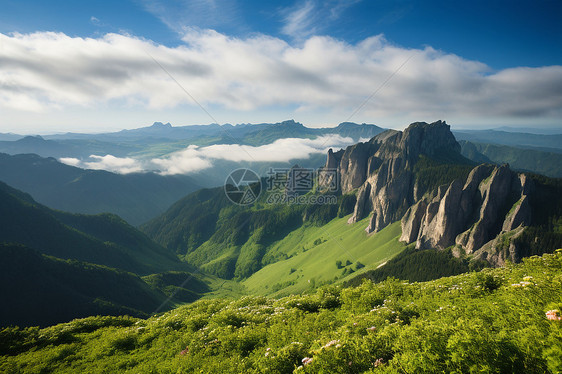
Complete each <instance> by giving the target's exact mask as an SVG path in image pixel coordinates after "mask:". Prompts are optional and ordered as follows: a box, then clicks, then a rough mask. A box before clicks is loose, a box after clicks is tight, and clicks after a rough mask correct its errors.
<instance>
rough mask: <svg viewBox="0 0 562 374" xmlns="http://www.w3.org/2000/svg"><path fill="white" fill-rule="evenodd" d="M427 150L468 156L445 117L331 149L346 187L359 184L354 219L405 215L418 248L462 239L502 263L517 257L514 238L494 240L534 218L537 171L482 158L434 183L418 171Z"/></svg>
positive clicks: (437, 155)
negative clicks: (463, 173) (499, 246)
mask: <svg viewBox="0 0 562 374" xmlns="http://www.w3.org/2000/svg"><path fill="white" fill-rule="evenodd" d="M421 156H425V157H428V158H429V159H433V160H445V161H444V162H450V161H451V160H452V161H456V160H459V161H461V162H463V158H462V156H461V155H460V145H459V144H458V143H457V142H456V140H455V138H454V136H453V134H452V133H451V131H450V127H449V125H447V124H446V123H445V122H443V121H437V122H434V123H431V124H427V123H424V122H416V123H412V124H411V125H410V126H409V127H408V128H407V129H405V130H404V131H403V132H401V131H395V130H388V131H385V132H383V133H381V134H378V135H377V136H375V137H374V138H372V139H371V140H370V141H368V142H365V143H358V144H355V145H353V146H350V147H348V148H346V149H345V150H340V151H338V152H335V153H334V152H333V151H332V150H330V151H329V152H328V158H327V161H326V166H325V169H326V170H327V169H334V168H335V169H337V179H338V181H337V183H338V184H339V188H340V189H341V191H342V193H344V194H345V193H348V192H351V191H357V192H356V193H357V198H356V204H355V207H354V210H353V214H352V215H351V217H350V218H349V219H348V223H350V224H352V223H356V222H358V221H361V220H363V219H364V218H366V217H369V216H370V219H369V223H368V225H367V227H366V228H365V231H366V232H367V233H375V232H378V231H380V230H382V229H383V228H385V227H386V226H388V225H389V224H391V223H392V222H395V221H397V220H401V226H402V235H401V237H400V240H401V241H403V242H406V243H416V248H418V249H425V248H437V249H444V248H447V247H451V246H456V248H457V249H456V251H457V252H459V251H461V249H462V251H463V252H464V253H468V254H471V253H474V254H477V255H478V256H479V258H485V259H486V260H488V261H492V262H494V261H495V262H496V263H501V262H502V261H505V259H506V258H515V257H516V255H515V254H516V253H517V248H512V247H513V245H511V244H510V245H511V247H509V246H508V247H509V248H508V247H506V248H504V250H503V254H499V253H498V252H494V250H493V248H494V243H496V242H495V241H497V240H498V238H499V237H503V238H511V237H513V235H514V233H518V235H520V232H521V230H523V228H524V227H525V226H527V225H529V224H530V222H531V206H530V202H529V194H530V193H531V191H532V189H533V185H532V183H531V181H530V179H529V178H528V177H527V176H526V175H525V174H518V173H515V172H513V171H511V170H510V169H509V166H507V165H504V166H493V165H479V166H477V167H475V168H473V169H472V171H471V172H470V173H469V174H468V176H467V177H466V178H464V177H463V178H460V179H456V180H454V181H452V182H450V183H447V184H445V185H442V186H439V187H438V188H436V189H435V190H433V191H429V190H428V185H431V183H429V184H428V183H424V180H421V179H420V178H419V174H416V173H418V172H417V171H416V170H418V169H416V167H415V165H416V163H417V162H418V161H419V160H420V157H421ZM329 181H330V182H334V178H332V179H330V180H329ZM502 243H503V242H502ZM504 244H505V243H504ZM508 249H509V250H508ZM512 252H513V253H512Z"/></svg>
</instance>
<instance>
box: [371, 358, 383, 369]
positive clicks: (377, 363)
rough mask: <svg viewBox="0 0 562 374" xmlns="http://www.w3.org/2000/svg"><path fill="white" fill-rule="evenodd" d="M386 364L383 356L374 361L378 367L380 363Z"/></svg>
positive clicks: (374, 364)
mask: <svg viewBox="0 0 562 374" xmlns="http://www.w3.org/2000/svg"><path fill="white" fill-rule="evenodd" d="M382 364H384V360H383V359H382V357H381V358H379V359H377V360H376V361H375V362H373V366H374V367H378V366H380V365H382Z"/></svg>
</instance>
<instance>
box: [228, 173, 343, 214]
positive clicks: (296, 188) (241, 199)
mask: <svg viewBox="0 0 562 374" xmlns="http://www.w3.org/2000/svg"><path fill="white" fill-rule="evenodd" d="M265 182H266V183H265V184H266V185H265V191H266V196H265V199H263V200H264V202H265V203H266V204H289V205H327V204H337V201H338V198H337V192H339V173H338V170H337V169H329V168H320V169H314V168H301V167H298V166H294V167H292V168H270V169H269V171H268V172H267V177H266V178H265ZM262 188H263V187H262V184H261V181H260V178H259V175H258V174H257V173H255V172H254V171H253V170H250V169H237V170H234V171H233V172H232V173H230V174H229V176H228V177H227V178H226V182H225V186H224V190H225V192H226V196H227V197H228V199H229V200H230V201H232V202H233V203H235V204H238V205H250V204H253V203H254V202H255V201H256V200H257V199H258V197H259V196H260V193H261V192H262Z"/></svg>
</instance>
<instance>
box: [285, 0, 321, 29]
mask: <svg viewBox="0 0 562 374" xmlns="http://www.w3.org/2000/svg"><path fill="white" fill-rule="evenodd" d="M315 8H316V6H315V3H314V1H312V0H307V1H305V2H303V3H302V4H299V5H298V6H297V7H296V8H294V9H292V10H291V11H290V12H288V14H287V15H286V16H285V17H284V21H285V24H284V26H283V28H282V29H281V32H282V33H283V34H285V35H289V36H291V37H293V38H302V37H307V36H309V35H311V34H313V33H314V32H315V31H316V29H315V28H314V27H313V23H314V22H315V18H316V17H315Z"/></svg>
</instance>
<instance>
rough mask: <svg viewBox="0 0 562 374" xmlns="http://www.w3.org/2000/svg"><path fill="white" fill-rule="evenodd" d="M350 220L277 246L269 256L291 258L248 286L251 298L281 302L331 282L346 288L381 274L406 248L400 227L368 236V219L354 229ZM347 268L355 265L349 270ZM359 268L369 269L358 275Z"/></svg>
mask: <svg viewBox="0 0 562 374" xmlns="http://www.w3.org/2000/svg"><path fill="white" fill-rule="evenodd" d="M348 218H349V216H348V217H343V218H335V219H333V220H332V221H330V222H329V223H328V224H326V225H325V226H322V227H315V226H303V227H301V228H299V229H297V230H295V231H293V232H291V233H290V234H289V235H287V236H286V237H285V238H284V239H282V240H280V241H278V242H276V243H274V244H273V246H272V248H271V249H270V250H269V251H268V252H269V256H270V257H272V258H273V257H277V258H280V257H284V256H287V257H288V258H287V259H284V260H280V261H277V262H275V263H272V264H270V265H267V266H265V267H264V268H262V269H261V270H259V271H258V272H256V273H255V274H253V275H252V276H251V277H249V278H248V279H247V280H245V281H244V282H243V285H244V286H245V287H246V289H247V291H248V293H249V294H251V295H274V296H281V295H288V294H292V293H301V292H303V291H306V290H308V289H311V288H315V287H317V286H319V285H322V284H325V283H327V282H334V281H336V282H343V281H345V280H347V279H349V278H351V277H354V276H356V275H358V274H361V273H362V272H365V271H368V270H371V269H375V268H376V267H377V266H379V265H381V264H382V263H384V262H386V261H388V260H389V259H390V258H392V257H394V256H395V255H397V254H398V253H400V252H401V251H402V250H403V249H404V248H405V245H404V244H402V243H400V242H399V241H398V238H399V237H400V233H401V229H400V222H395V223H393V224H392V225H390V226H388V227H386V228H385V229H384V230H382V231H380V232H378V233H376V234H374V235H367V234H366V233H365V231H364V229H365V227H366V226H367V224H368V220H369V219H368V218H366V219H364V220H362V221H360V222H357V223H355V224H353V225H348V224H347V219H348ZM315 242H316V244H315ZM264 260H267V259H264ZM336 261H341V262H342V266H343V268H341V269H338V267H337V266H336ZM347 262H350V263H351V264H350V265H347V266H346V263H347ZM357 262H360V263H361V264H364V265H365V267H363V268H360V269H357ZM351 270H353V272H352V271H351ZM344 273H345V274H344Z"/></svg>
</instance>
